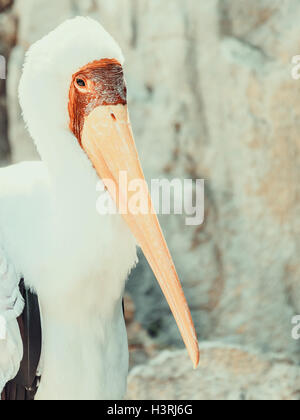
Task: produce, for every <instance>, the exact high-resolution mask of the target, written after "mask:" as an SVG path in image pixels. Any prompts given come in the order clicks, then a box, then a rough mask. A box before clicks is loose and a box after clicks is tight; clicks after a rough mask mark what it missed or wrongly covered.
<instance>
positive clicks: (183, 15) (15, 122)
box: [0, 0, 300, 399]
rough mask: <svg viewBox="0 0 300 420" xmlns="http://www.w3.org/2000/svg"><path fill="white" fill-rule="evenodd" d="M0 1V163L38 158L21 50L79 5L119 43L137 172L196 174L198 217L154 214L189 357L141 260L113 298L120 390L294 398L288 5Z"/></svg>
mask: <svg viewBox="0 0 300 420" xmlns="http://www.w3.org/2000/svg"><path fill="white" fill-rule="evenodd" d="M0 12H1V13H0V54H1V55H4V56H5V57H6V58H7V62H8V77H7V80H6V81H0V165H4V164H7V162H8V161H9V160H10V161H13V162H17V161H20V160H24V159H36V158H37V155H36V152H35V150H34V148H33V146H32V144H31V141H30V139H29V138H28V134H27V133H26V131H25V130H24V126H23V122H22V119H21V115H20V109H19V105H18V101H17V84H18V80H19V77H20V72H21V68H22V63H23V59H24V54H25V52H26V49H27V48H28V46H29V45H30V44H31V43H32V42H34V41H35V40H37V39H38V38H40V37H41V36H42V35H44V34H45V33H47V32H48V31H49V30H51V29H53V28H54V27H55V26H56V25H57V24H59V23H61V22H62V21H64V20H65V19H66V18H68V17H72V16H75V15H90V16H92V17H94V18H96V19H99V20H100V21H101V22H102V23H103V25H104V26H105V27H106V29H107V30H108V31H110V32H111V33H112V35H113V36H114V37H115V38H116V39H117V41H118V42H119V43H120V45H121V46H122V48H123V50H124V53H125V56H126V60H127V65H126V74H127V82H128V89H129V101H130V110H131V119H132V123H133V127H134V132H135V137H136V142H137V145H138V149H139V151H140V154H141V159H142V163H143V166H144V168H145V173H146V176H147V178H148V179H150V178H158V177H161V178H166V177H167V178H170V179H171V178H176V177H179V178H192V179H197V178H204V179H205V201H206V202H205V208H206V211H205V222H204V224H203V225H201V226H199V227H190V226H186V225H185V220H184V217H181V216H168V217H166V216H165V217H162V218H161V222H162V225H163V228H164V231H165V233H166V237H167V241H168V243H169V246H170V249H171V252H172V254H173V256H174V260H175V263H176V266H177V268H178V272H179V275H180V278H181V279H182V282H183V286H184V290H185V293H186V296H187V298H188V301H189V303H190V306H191V309H192V313H193V318H194V321H195V324H196V327H197V331H198V334H199V340H200V343H201V350H202V361H201V364H200V368H199V369H198V370H197V371H193V370H192V368H191V364H190V362H189V361H188V358H187V355H186V352H185V351H184V350H180V349H179V348H180V347H182V344H181V339H180V337H179V334H178V332H177V328H176V325H175V323H174V321H173V319H172V317H171V315H170V313H169V310H168V308H167V305H166V303H165V302H164V300H163V298H162V296H161V293H160V291H159V288H158V286H157V285H156V282H155V280H154V278H153V276H152V274H151V271H150V269H149V268H148V266H147V264H146V262H145V261H144V258H143V257H142V256H141V259H140V264H139V265H138V267H137V269H136V270H135V272H134V273H133V274H132V276H131V278H130V281H129V283H128V292H127V293H128V294H127V296H126V307H127V323H128V331H129V340H130V349H131V366H132V370H131V372H130V377H129V390H128V398H129V399H136V398H153V399H160V398H169V399H171V398H175V399H182V398H194V399H299V398H300V367H299V362H300V341H296V340H293V339H292V337H291V329H292V324H291V319H292V317H293V316H294V315H296V314H299V313H300V279H299V276H300V263H299V254H300V218H299V215H300V213H299V212H300V202H299V194H300V182H299V179H300V81H297V80H294V79H293V78H292V76H291V69H292V65H291V59H292V57H293V56H295V55H299V54H300V26H299V21H300V2H299V1H298V0H280V1H279V0H210V1H199V0H164V1H160V0H114V1H108V0H63V1H62V0H52V1H51V2H49V1H46V0H15V1H9V0H0ZM165 349H167V350H165Z"/></svg>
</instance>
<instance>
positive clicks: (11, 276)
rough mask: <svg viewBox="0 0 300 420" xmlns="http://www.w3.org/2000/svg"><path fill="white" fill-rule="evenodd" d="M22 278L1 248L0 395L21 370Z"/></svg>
mask: <svg viewBox="0 0 300 420" xmlns="http://www.w3.org/2000/svg"><path fill="white" fill-rule="evenodd" d="M19 281H20V276H19V275H18V274H17V273H16V271H15V268H14V266H13V264H12V263H11V262H10V261H9V259H8V258H7V256H6V255H5V252H4V250H3V249H2V248H1V246H0V393H1V392H2V390H3V388H4V386H5V385H6V383H7V382H9V381H10V380H11V379H13V378H14V377H15V376H16V375H17V373H18V370H19V367H20V362H21V360H22V357H23V345H22V338H21V335H20V330H19V326H18V322H17V318H18V316H20V315H21V313H22V311H23V308H24V301H23V298H22V296H21V293H20V290H19Z"/></svg>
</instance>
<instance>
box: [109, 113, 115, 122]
mask: <svg viewBox="0 0 300 420" xmlns="http://www.w3.org/2000/svg"><path fill="white" fill-rule="evenodd" d="M110 115H111V117H112V119H113V120H114V121H117V118H116V116H115V114H113V113H111V114H110Z"/></svg>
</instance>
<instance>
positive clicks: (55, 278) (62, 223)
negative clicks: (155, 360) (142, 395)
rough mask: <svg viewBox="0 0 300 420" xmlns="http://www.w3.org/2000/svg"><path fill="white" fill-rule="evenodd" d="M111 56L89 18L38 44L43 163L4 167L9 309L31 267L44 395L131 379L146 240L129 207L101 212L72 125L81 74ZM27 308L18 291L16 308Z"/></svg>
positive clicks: (15, 342)
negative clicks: (129, 315)
mask: <svg viewBox="0 0 300 420" xmlns="http://www.w3.org/2000/svg"><path fill="white" fill-rule="evenodd" d="M87 46H88V48H87ZM101 58H116V59H118V60H119V61H123V57H122V53H121V51H120V49H119V47H118V46H117V44H116V43H115V42H114V41H113V40H112V38H111V37H110V36H109V35H108V34H107V33H106V32H105V31H104V29H103V28H102V27H101V26H100V25H99V24H98V23H96V22H94V21H93V20H91V19H88V18H76V19H73V20H71V21H67V22H65V23H64V24H63V25H61V26H60V27H59V28H57V29H56V30H55V31H54V32H52V33H50V34H49V35H48V36H46V37H45V38H44V39H42V40H41V41H39V42H37V43H36V44H35V45H34V46H33V47H31V48H30V50H29V52H28V54H27V59H26V64H25V67H24V72H23V76H22V80H21V83H20V103H21V106H22V110H23V114H24V119H25V121H26V123H27V126H28V129H29V131H30V133H31V135H32V137H33V139H34V140H35V143H36V145H37V148H38V150H39V152H40V155H41V158H42V160H43V163H23V164H19V165H15V166H12V167H9V168H6V169H0V191H1V193H0V249H1V255H0V258H2V259H1V261H3V260H4V261H9V262H10V263H9V267H10V270H11V273H15V274H14V275H13V274H12V275H11V281H8V280H7V276H6V274H5V272H4V274H3V273H2V271H3V270H2V271H1V273H2V274H0V299H1V304H0V308H1V315H4V316H5V317H7V316H8V315H9V316H10V319H11V301H12V300H14V297H15V296H16V290H17V289H16V287H17V284H18V281H19V279H20V277H21V276H23V277H24V278H25V284H26V285H27V286H28V287H30V288H31V289H33V290H34V291H36V292H37V294H38V297H39V301H40V307H41V312H42V328H43V348H42V361H43V362H42V366H41V368H40V370H41V372H42V381H41V384H40V387H39V391H38V394H37V399H85V398H86V399H109V398H122V397H123V395H124V392H125V389H126V377H127V370H128V346H127V337H126V330H125V325H124V319H123V314H122V305H121V299H122V294H123V290H124V285H125V280H126V278H127V276H128V273H129V272H130V270H131V268H132V267H133V266H134V265H135V263H136V261H137V256H136V243H135V240H134V238H133V236H132V234H131V233H130V231H129V228H128V227H127V225H126V224H125V222H124V221H123V219H122V218H121V216H119V215H107V216H101V217H99V215H98V214H97V212H96V200H97V194H99V193H97V191H96V184H97V182H99V178H98V177H97V174H96V172H95V171H94V169H93V167H92V164H91V162H90V160H89V159H88V157H87V156H86V155H85V154H84V153H83V152H82V149H81V148H80V146H79V144H78V142H77V141H76V139H75V138H74V136H73V134H72V133H71V132H70V130H69V127H68V122H69V117H68V88H69V85H70V81H71V77H72V74H73V73H74V72H76V71H78V69H79V68H80V67H82V66H83V65H85V64H87V63H89V62H91V61H93V60H96V59H97V60H98V59H101ZM107 194H108V193H107ZM4 264H6V262H4ZM4 271H5V270H4ZM8 283H9V284H8ZM6 291H8V292H9V293H8V294H9V296H10V298H9V299H8V300H7V297H9V296H6V295H7V293H6ZM3 295H4V296H3ZM20 310H21V304H20V301H19V300H17V301H16V306H15V316H17V315H18V314H19V313H20ZM8 327H9V332H8V337H7V340H6V341H5V342H3V341H2V342H1V343H0V346H1V347H0V388H1V387H3V385H4V383H5V382H6V381H8V380H10V379H12V378H13V377H14V375H15V374H16V373H17V370H18V363H19V362H20V360H21V357H22V352H21V348H20V346H21V342H20V337H19V333H18V329H17V325H16V321H15V320H14V319H12V320H11V321H10V323H9V324H8Z"/></svg>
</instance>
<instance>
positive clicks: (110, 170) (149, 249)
mask: <svg viewBox="0 0 300 420" xmlns="http://www.w3.org/2000/svg"><path fill="white" fill-rule="evenodd" d="M82 147H83V148H84V150H85V151H86V153H87V155H88V156H89V158H90V160H91V161H92V163H93V165H94V167H95V169H96V171H97V173H98V175H99V177H100V178H101V179H102V180H103V182H104V184H105V186H106V188H107V189H108V191H109V192H110V194H111V196H112V198H113V199H114V201H116V205H117V208H118V209H119V210H120V209H122V211H120V213H121V214H122V216H123V217H124V219H125V221H126V223H127V224H128V226H129V228H130V229H131V232H132V233H133V235H134V236H135V238H136V240H137V242H138V244H139V245H140V247H141V248H142V250H143V252H144V254H145V257H146V258H147V260H148V262H149V264H150V266H151V268H152V270H153V272H154V274H155V276H156V278H157V280H158V282H159V284H160V287H161V289H162V291H163V293H164V295H165V297H166V299H167V302H168V304H169V306H170V309H171V311H172V313H173V315H174V318H175V320H176V322H177V325H178V328H179V330H180V332H181V335H182V338H183V341H184V343H185V345H186V348H187V350H188V352H189V355H190V358H191V360H192V362H193V365H194V367H197V365H198V363H199V347H198V341H197V336H196V332H195V328H194V324H193V321H192V317H191V313H190V310H189V308H188V305H187V302H186V299H185V297H184V293H183V290H182V288H181V285H180V281H179V278H178V275H177V273H176V269H175V266H174V263H173V260H172V257H171V254H170V252H169V249H168V246H167V243H166V241H165V238H164V235H163V233H162V230H161V227H160V225H159V221H158V218H157V215H156V213H155V211H154V208H153V204H152V201H151V197H150V194H149V190H148V187H147V184H146V181H145V178H144V174H143V171H142V168H141V165H140V162H139V157H138V153H137V150H136V146H135V143H134V139H133V134H132V129H131V125H130V122H129V116H128V109H127V106H126V105H113V106H110V105H106V106H100V107H98V108H96V109H95V110H94V111H92V112H91V113H90V115H89V116H88V117H87V118H86V120H85V124H84V128H83V132H82ZM121 172H125V173H126V174H127V181H128V183H130V182H131V181H134V180H142V181H143V182H142V185H143V187H142V191H140V194H141V196H142V198H144V202H145V203H147V211H146V212H145V211H143V212H142V213H143V214H141V213H139V214H136V213H135V212H133V211H132V209H131V208H130V205H129V204H128V203H130V199H131V197H132V196H133V194H134V192H133V191H128V190H127V191H123V189H124V186H123V185H121V184H120V183H119V175H120V173H121ZM107 180H110V181H113V182H114V188H113V187H112V182H107ZM116 192H117V194H116ZM116 196H117V197H118V199H117V200H116ZM124 210H125V211H124ZM133 213H135V214H133Z"/></svg>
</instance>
